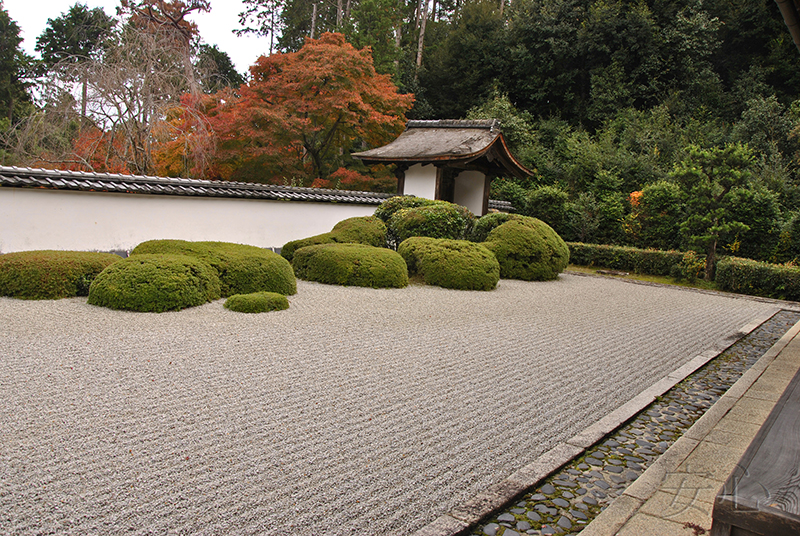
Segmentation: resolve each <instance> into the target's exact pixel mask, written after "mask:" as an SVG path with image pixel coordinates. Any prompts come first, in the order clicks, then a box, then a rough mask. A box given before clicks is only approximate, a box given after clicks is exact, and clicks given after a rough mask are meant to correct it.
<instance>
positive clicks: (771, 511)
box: [713, 371, 800, 536]
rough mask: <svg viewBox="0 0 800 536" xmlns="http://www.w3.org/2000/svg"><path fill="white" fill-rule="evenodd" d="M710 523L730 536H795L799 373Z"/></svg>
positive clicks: (798, 526) (798, 519) (799, 490)
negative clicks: (724, 525)
mask: <svg viewBox="0 0 800 536" xmlns="http://www.w3.org/2000/svg"><path fill="white" fill-rule="evenodd" d="M713 518H714V521H715V523H716V522H717V520H719V521H721V522H723V523H727V524H730V525H731V526H732V527H733V528H734V530H732V531H731V534H737V531H736V530H735V529H737V528H738V529H744V531H750V532H751V533H752V534H759V535H764V536H784V535H786V536H797V535H798V534H800V371H798V373H797V374H795V376H794V378H793V379H792V381H791V382H790V383H789V386H788V387H787V388H786V390H785V391H784V392H783V394H782V395H781V398H780V399H779V400H778V402H777V403H776V404H775V407H774V408H773V409H772V411H771V412H770V414H769V416H768V417H767V419H766V421H765V422H764V424H763V426H762V427H761V429H759V431H758V433H757V434H756V437H755V438H754V439H753V441H752V443H751V444H750V446H749V447H748V448H747V450H746V451H745V453H744V455H743V456H742V459H741V460H740V461H739V464H738V465H737V467H736V469H734V471H733V473H732V474H731V475H730V477H728V480H727V481H726V482H725V486H724V487H723V488H722V491H721V492H720V494H719V495H718V496H717V498H716V500H715V502H714V514H713ZM738 533H739V534H747V532H742V531H741V530H739V531H738Z"/></svg>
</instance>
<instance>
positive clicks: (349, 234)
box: [281, 216, 386, 262]
mask: <svg viewBox="0 0 800 536" xmlns="http://www.w3.org/2000/svg"><path fill="white" fill-rule="evenodd" d="M317 244H366V245H368V246H375V247H385V246H386V224H385V223H383V221H382V220H381V219H380V218H377V217H375V216H361V217H355V218H347V219H346V220H342V221H340V222H339V223H337V224H336V225H334V226H333V230H332V231H330V232H329V233H323V234H320V235H315V236H310V237H308V238H302V239H300V240H292V241H291V242H287V243H286V244H284V246H283V247H282V248H281V256H282V257H283V258H284V259H286V260H287V261H289V262H292V257H294V252H295V251H297V250H298V249H300V248H304V247H306V246H315V245H317Z"/></svg>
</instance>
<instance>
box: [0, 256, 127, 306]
mask: <svg viewBox="0 0 800 536" xmlns="http://www.w3.org/2000/svg"><path fill="white" fill-rule="evenodd" d="M120 260H122V258H121V257H120V256H118V255H114V254H112V253H92V252H85V251H51V250H42V251H20V252H18V253H6V254H5V255H0V296H10V297H12V298H21V299H25V300H56V299H59V298H69V297H72V296H86V295H88V294H89V285H90V284H91V282H92V281H93V280H94V278H95V277H97V274H99V273H100V272H102V271H103V270H104V269H105V268H106V267H107V266H109V265H111V264H113V263H115V262H117V261H120Z"/></svg>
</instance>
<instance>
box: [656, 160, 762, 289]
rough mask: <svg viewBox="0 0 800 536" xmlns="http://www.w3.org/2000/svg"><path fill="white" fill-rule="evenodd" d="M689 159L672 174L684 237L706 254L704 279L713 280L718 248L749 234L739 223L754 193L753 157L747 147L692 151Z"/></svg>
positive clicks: (746, 227)
mask: <svg viewBox="0 0 800 536" xmlns="http://www.w3.org/2000/svg"><path fill="white" fill-rule="evenodd" d="M688 152H689V157H688V158H687V159H686V160H685V161H683V162H681V163H680V164H678V165H677V166H676V169H675V171H673V172H672V173H671V174H670V177H671V179H672V180H674V181H675V182H676V183H677V184H678V185H679V186H680V187H681V190H682V192H683V196H684V200H685V203H686V217H685V219H684V220H683V221H682V222H681V224H680V229H681V233H682V234H683V236H684V237H685V239H686V240H687V241H688V243H689V245H690V246H691V247H697V248H701V249H702V251H703V252H704V253H705V254H706V269H705V278H706V280H707V281H711V280H713V279H714V269H715V268H716V261H717V246H718V245H719V244H720V242H721V241H723V240H728V241H733V240H735V238H736V236H737V235H741V234H743V233H745V232H747V231H749V230H750V226H749V225H747V224H746V223H745V222H743V221H741V220H740V219H739V216H740V214H737V209H739V208H740V207H739V205H740V204H741V203H742V202H744V201H745V200H746V199H747V198H748V196H749V193H748V192H747V191H748V190H750V189H751V184H750V181H751V178H752V175H751V173H750V166H751V165H752V164H753V154H752V152H751V151H750V149H748V148H747V146H745V145H739V144H728V145H726V146H725V147H722V148H720V147H714V148H711V149H702V148H700V147H690V148H689V151H688Z"/></svg>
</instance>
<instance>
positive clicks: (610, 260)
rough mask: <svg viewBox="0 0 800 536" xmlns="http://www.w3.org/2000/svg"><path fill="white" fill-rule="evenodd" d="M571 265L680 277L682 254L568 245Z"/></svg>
mask: <svg viewBox="0 0 800 536" xmlns="http://www.w3.org/2000/svg"><path fill="white" fill-rule="evenodd" d="M567 245H568V246H569V256H570V262H572V264H577V265H579V266H602V267H603V268H609V269H612V270H625V271H628V272H636V273H638V274H650V275H663V276H670V275H671V276H680V274H681V273H682V272H683V267H682V263H683V262H684V255H685V254H684V253H683V252H681V251H660V250H657V249H639V248H632V247H625V246H607V245H602V244H583V243H581V242H568V243H567Z"/></svg>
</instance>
